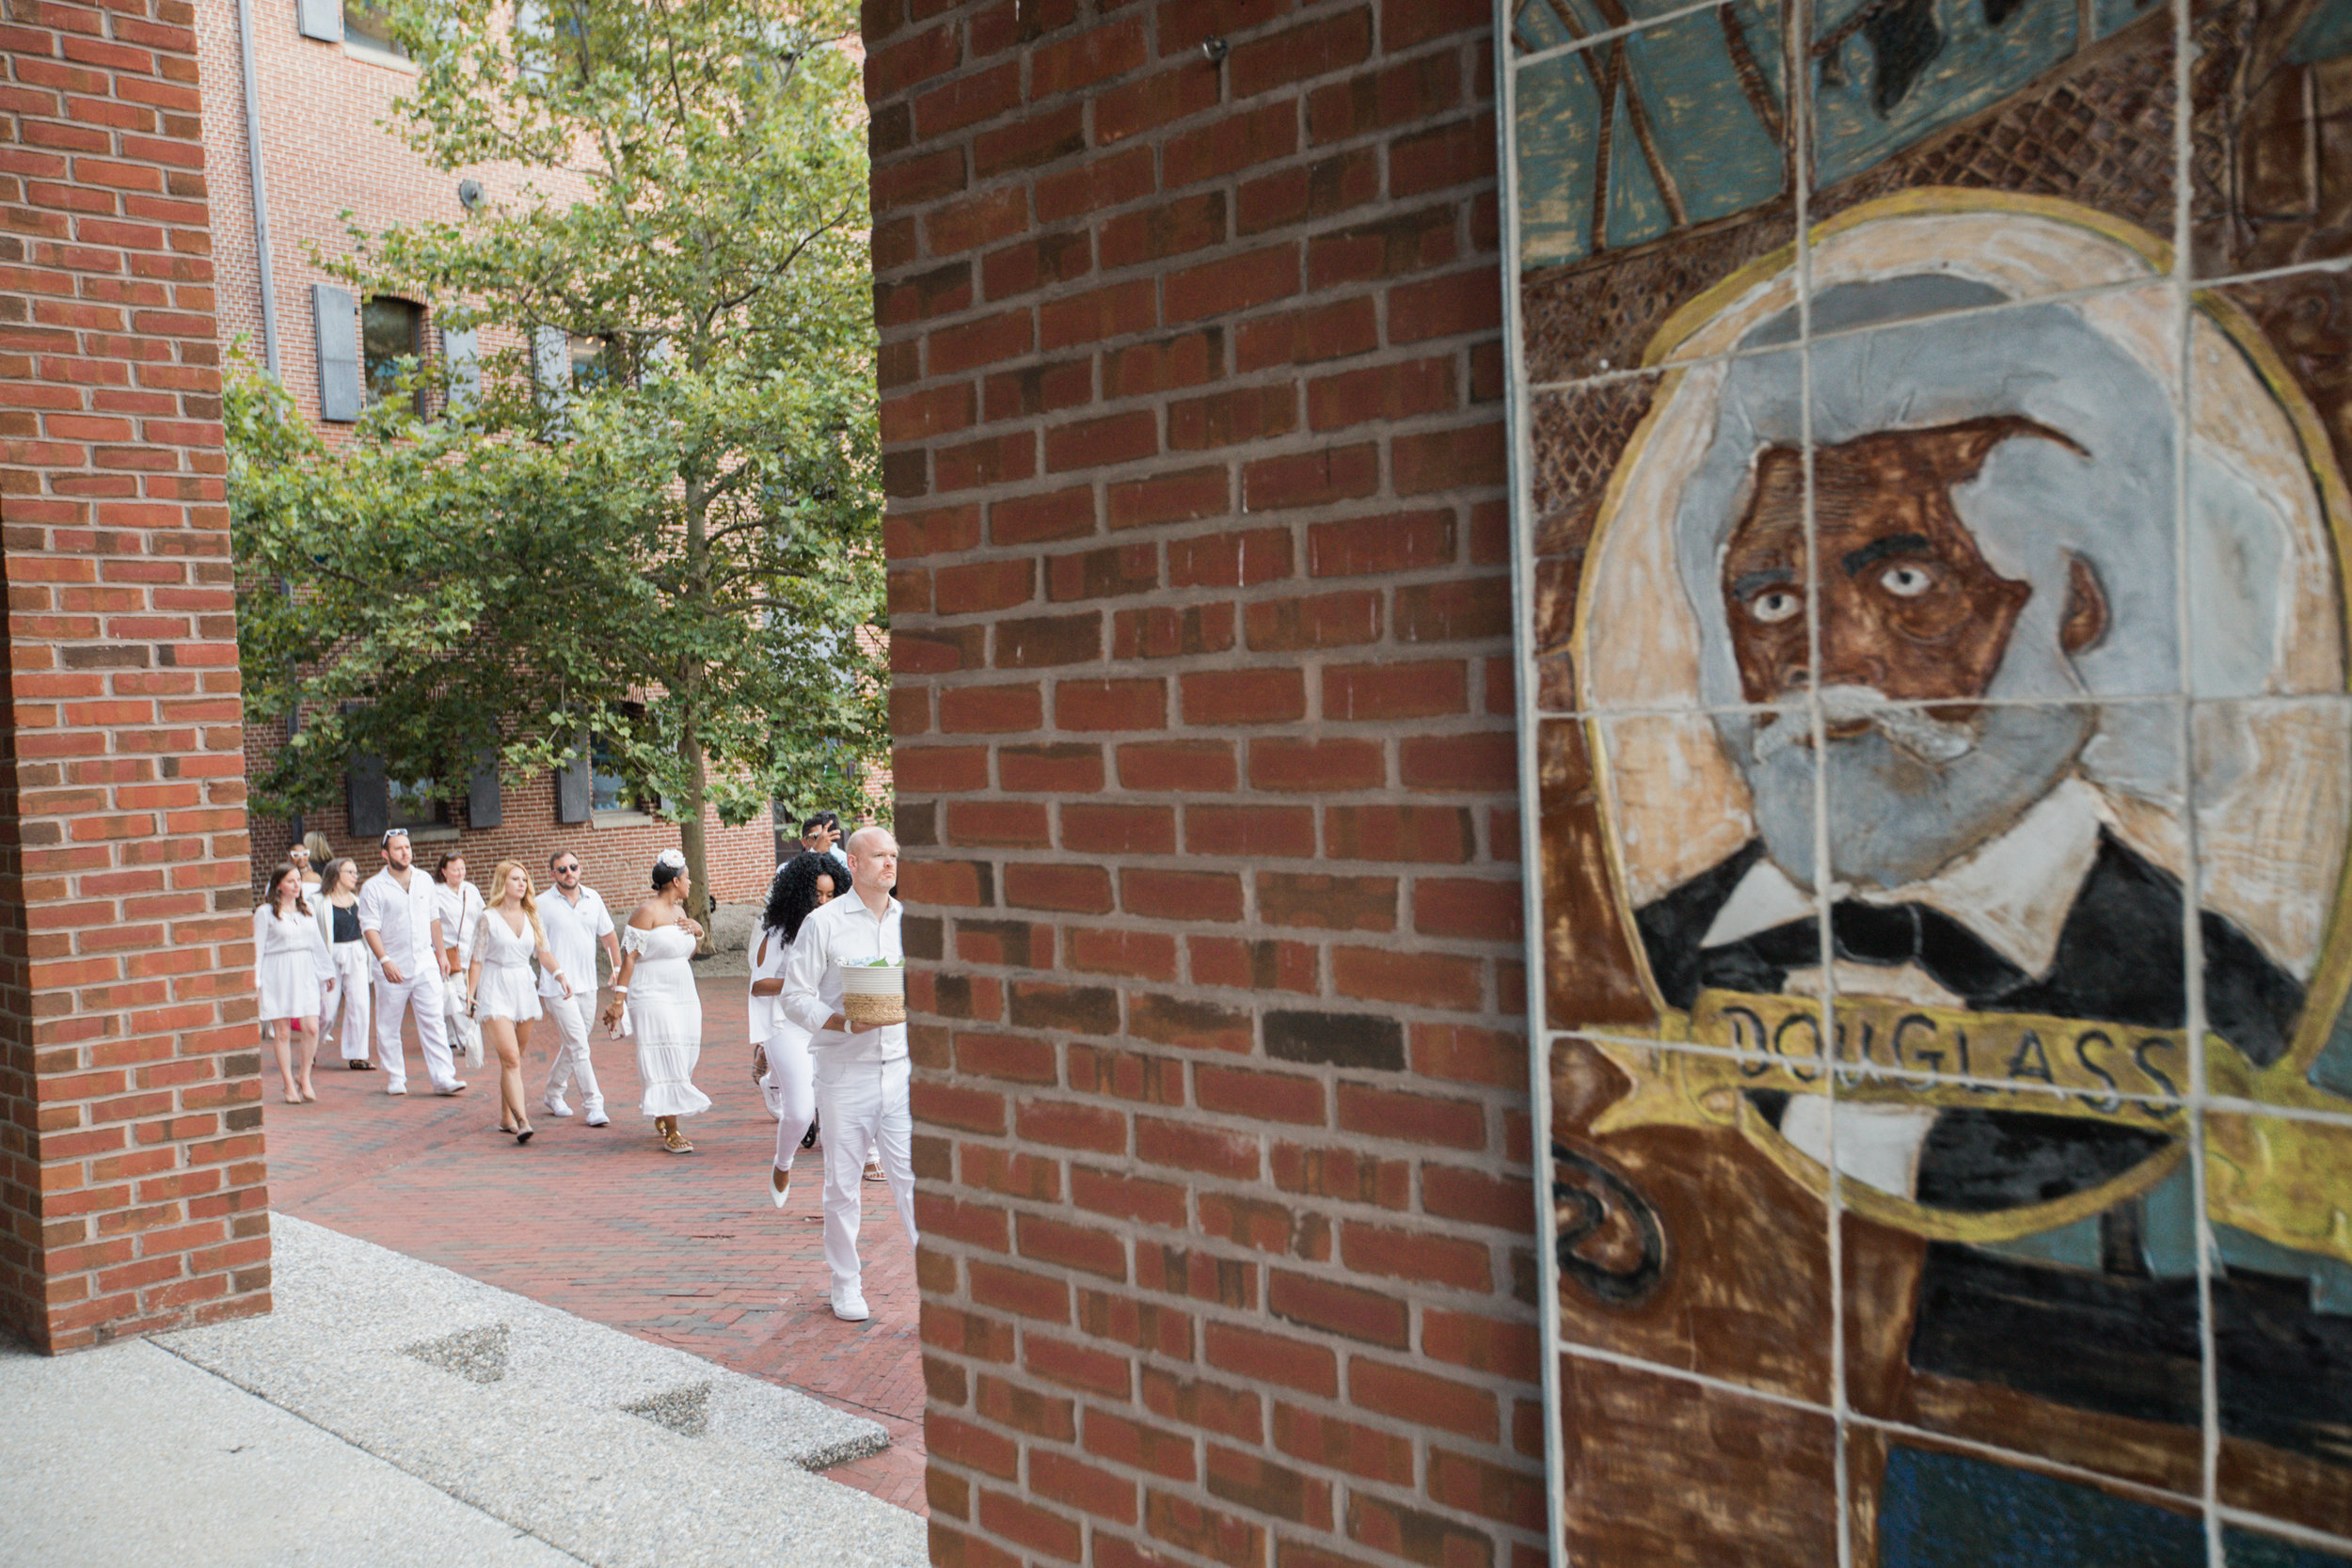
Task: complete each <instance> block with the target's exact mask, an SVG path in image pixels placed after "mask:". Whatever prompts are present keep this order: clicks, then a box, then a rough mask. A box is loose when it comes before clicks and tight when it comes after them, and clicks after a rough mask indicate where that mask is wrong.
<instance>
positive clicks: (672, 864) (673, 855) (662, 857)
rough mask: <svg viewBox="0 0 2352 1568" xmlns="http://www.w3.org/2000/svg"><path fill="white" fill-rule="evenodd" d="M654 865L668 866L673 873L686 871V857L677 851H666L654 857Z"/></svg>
mask: <svg viewBox="0 0 2352 1568" xmlns="http://www.w3.org/2000/svg"><path fill="white" fill-rule="evenodd" d="M653 863H654V864H656V865H666V866H668V867H669V868H670V869H671V870H673V871H683V870H685V869H686V856H685V855H684V854H683V853H681V852H680V851H678V850H675V849H664V850H662V851H661V853H660V854H659V855H656V856H655V857H654V862H653Z"/></svg>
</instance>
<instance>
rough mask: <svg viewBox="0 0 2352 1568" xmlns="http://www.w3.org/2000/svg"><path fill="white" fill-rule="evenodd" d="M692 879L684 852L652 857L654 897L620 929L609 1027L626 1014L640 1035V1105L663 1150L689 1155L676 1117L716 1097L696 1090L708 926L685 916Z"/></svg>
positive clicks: (700, 1108)
mask: <svg viewBox="0 0 2352 1568" xmlns="http://www.w3.org/2000/svg"><path fill="white" fill-rule="evenodd" d="M692 890H693V882H692V880H691V879H690V878H689V877H688V876H687V875H686V857H685V856H684V855H681V854H679V853H678V852H677V851H676V850H675V849H664V850H662V851H661V858H660V859H659V860H657V861H656V862H654V867H653V896H652V897H650V898H648V899H646V900H645V901H644V903H642V904H640V905H638V906H637V910H636V912H635V913H633V914H631V915H630V916H629V917H628V925H627V926H625V927H622V929H621V968H620V972H619V973H618V974H614V975H613V976H612V1001H611V1002H610V1003H608V1004H606V1006H605V1009H604V1025H605V1027H606V1028H607V1029H612V1028H616V1027H618V1026H619V1024H620V1022H621V1019H622V1016H623V1014H624V1012H626V1014H627V1016H628V1021H629V1023H630V1026H631V1028H632V1029H633V1030H634V1032H635V1034H636V1037H637V1082H638V1086H639V1089H640V1099H639V1101H638V1105H639V1108H640V1109H641V1110H643V1111H644V1114H645V1115H646V1116H649V1117H653V1129H654V1131H655V1132H658V1133H660V1136H661V1147H662V1148H666V1149H668V1150H669V1151H670V1152H671V1153H673V1154H691V1153H693V1152H694V1146H693V1145H692V1144H691V1143H690V1142H688V1141H687V1137H686V1134H685V1133H684V1132H680V1131H679V1130H678V1118H679V1117H691V1116H693V1115H694V1114H695V1113H697V1112H699V1111H707V1110H708V1109H709V1108H710V1097H709V1096H708V1095H707V1094H705V1093H703V1092H702V1090H700V1089H698V1088H696V1087H694V1064H695V1063H696V1062H697V1061H699V1060H700V1059H701V1057H702V1053H703V1004H702V998H701V996H700V995H698V994H697V993H696V992H695V990H694V966H693V964H692V962H691V959H692V958H693V957H694V948H695V945H696V944H697V943H699V942H701V941H702V936H703V928H702V927H700V926H699V925H697V924H695V923H694V922H693V921H691V920H690V919H688V918H687V916H686V895H688V894H689V893H691V891H692Z"/></svg>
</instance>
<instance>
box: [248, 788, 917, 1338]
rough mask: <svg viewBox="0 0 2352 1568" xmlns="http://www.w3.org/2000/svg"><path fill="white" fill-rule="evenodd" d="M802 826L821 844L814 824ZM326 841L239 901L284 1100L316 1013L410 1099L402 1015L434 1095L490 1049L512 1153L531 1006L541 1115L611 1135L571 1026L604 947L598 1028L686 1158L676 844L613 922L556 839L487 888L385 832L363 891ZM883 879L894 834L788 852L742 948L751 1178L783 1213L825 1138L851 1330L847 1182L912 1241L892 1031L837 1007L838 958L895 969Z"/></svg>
mask: <svg viewBox="0 0 2352 1568" xmlns="http://www.w3.org/2000/svg"><path fill="white" fill-rule="evenodd" d="M818 840H820V841H826V842H828V843H829V835H828V834H822V833H820V834H818ZM809 842H812V841H811V840H809V839H806V838H804V839H803V843H804V844H805V843H809ZM327 850H328V846H327V844H326V839H325V838H324V837H323V836H322V835H320V834H316V833H312V834H310V835H309V837H308V839H307V840H306V841H305V842H304V843H302V844H297V845H295V846H294V848H293V849H292V851H290V853H289V855H288V857H287V860H286V863H284V864H282V865H280V866H278V868H277V869H276V870H275V871H273V872H272V873H271V874H270V878H269V880H268V883H267V886H266V890H265V892H264V895H263V897H262V905H261V907H260V908H259V909H257V910H255V911H253V949H254V978H255V983H256V986H257V989H258V990H259V991H260V993H261V999H262V1006H261V1012H262V1025H263V1028H264V1029H265V1031H266V1032H267V1034H268V1037H269V1039H270V1042H271V1045H272V1048H273V1050H274V1052H275V1053H276V1056H277V1062H278V1073H279V1076H280V1077H281V1079H282V1080H283V1085H282V1088H283V1094H284V1099H285V1101H286V1103H288V1104H290V1105H293V1104H301V1103H304V1102H307V1101H315V1100H316V1099H317V1098H318V1095H317V1091H316V1088H315V1085H313V1082H312V1078H311V1070H312V1062H313V1058H314V1057H315V1056H316V1055H317V1053H318V1050H319V1048H320V1046H321V1045H322V1044H323V1043H324V1041H323V1038H322V1030H321V1023H322V1021H326V1030H327V1032H329V1033H331V1034H332V1035H333V1036H334V1037H337V1038H338V1039H339V1040H340V1042H341V1051H340V1054H341V1056H342V1060H343V1062H344V1064H345V1066H346V1067H347V1068H349V1069H352V1070H354V1071H362V1070H372V1069H375V1068H376V1067H377V1066H378V1064H380V1065H381V1069H382V1070H383V1071H384V1073H385V1085H384V1088H385V1092H386V1093H388V1094H395V1095H405V1094H406V1093H407V1092H408V1073H407V1061H406V1055H405V1050H404V1047H403V1042H402V1037H401V1025H402V1022H403V1019H404V1017H405V1016H407V1015H409V1014H411V1013H413V1015H414V1018H415V1024H416V1035H417V1044H418V1047H419V1049H420V1050H421V1052H422V1053H423V1055H424V1065H425V1075H426V1077H427V1078H428V1079H429V1080H430V1082H431V1084H432V1086H433V1091H434V1093H436V1094H439V1095H455V1094H461V1093H463V1092H465V1090H466V1087H467V1083H466V1080H464V1079H462V1078H460V1077H458V1076H457V1067H458V1056H459V1053H461V1052H463V1053H465V1056H466V1059H467V1061H468V1062H469V1064H470V1065H471V1066H473V1067H480V1066H483V1065H484V1064H485V1061H486V1060H487V1057H488V1055H489V1054H491V1053H495V1055H496V1056H497V1058H498V1065H499V1130H500V1131H501V1132H506V1133H509V1134H511V1135H512V1136H513V1137H514V1139H515V1141H516V1143H517V1144H527V1143H529V1142H530V1141H531V1138H532V1133H533V1132H535V1131H536V1130H535V1129H534V1128H533V1127H532V1121H531V1103H530V1101H531V1097H530V1096H529V1094H528V1092H527V1091H526V1089H525V1086H524V1081H523V1054H524V1052H525V1051H526V1050H527V1049H528V1048H529V1045H530V1039H531V1028H532V1023H534V1022H537V1021H538V1020H540V1019H542V1018H545V1019H548V1021H549V1022H552V1023H553V1025H554V1027H555V1033H556V1047H555V1051H554V1059H553V1062H552V1065H551V1067H550V1069H549V1071H548V1078H547V1081H546V1083H545V1084H544V1085H542V1087H541V1090H540V1093H539V1096H538V1101H537V1102H538V1104H539V1106H540V1108H541V1109H542V1110H543V1111H545V1112H546V1113H547V1114H548V1115H549V1116H553V1117H569V1116H571V1115H573V1111H572V1108H571V1106H570V1104H569V1102H568V1101H569V1097H570V1096H572V1095H573V1094H575V1093H576V1094H577V1095H578V1097H579V1100H580V1113H581V1115H582V1116H583V1117H584V1119H585V1121H586V1123H587V1125H588V1126H590V1127H604V1126H607V1125H609V1124H610V1118H609V1117H607V1116H606V1114H605V1102H604V1096H603V1093H602V1092H601V1090H600V1089H599V1088H598V1086H597V1083H596V1064H595V1061H594V1057H593V1052H592V1049H591V1045H590V1039H589V1023H590V1017H591V1009H592V1008H593V1006H594V999H595V997H596V990H597V980H596V954H597V951H598V949H599V948H600V947H601V949H602V951H603V953H604V955H605V958H606V959H607V961H608V962H609V964H610V965H611V967H612V982H611V986H610V992H611V996H610V1000H609V1001H608V1002H607V1003H606V1005H605V1006H604V1009H603V1012H602V1015H601V1022H602V1023H603V1024H604V1026H605V1027H606V1029H607V1031H608V1033H609V1034H610V1035H611V1037H614V1038H620V1037H632V1038H633V1039H634V1042H635V1045H636V1050H637V1072H638V1082H639V1088H640V1094H639V1110H640V1111H641V1113H642V1114H643V1115H644V1116H646V1117H651V1118H653V1123H654V1131H655V1132H656V1134H657V1135H658V1136H659V1137H660V1140H661V1143H662V1146H663V1148H667V1149H668V1150H669V1151H670V1152H671V1153H674V1154H691V1153H692V1152H693V1150H694V1145H693V1143H692V1142H691V1140H690V1139H688V1137H687V1136H686V1133H685V1132H684V1130H683V1128H682V1126H681V1125H680V1124H681V1121H682V1119H683V1118H685V1117H691V1116H693V1115H695V1114H697V1113H698V1112H701V1111H704V1110H707V1109H708V1108H709V1106H710V1103H711V1102H710V1099H709V1097H708V1096H707V1095H706V1094H704V1093H703V1092H702V1091H701V1090H700V1089H698V1088H696V1087H695V1086H694V1082H693V1074H694V1069H695V1067H696V1064H697V1062H698V1061H699V1059H700V1057H701V1055H702V1028H703V1018H702V1001H701V997H700V994H699V993H698V992H697V990H696V989H695V983H694V974H693V969H692V966H691V958H692V957H693V955H694V952H695V950H696V948H697V947H698V946H699V944H700V943H701V942H702V938H703V928H702V927H701V926H700V925H698V924H697V923H696V922H695V921H694V920H692V919H691V917H690V916H689V915H688V914H687V913H686V900H687V896H688V895H689V894H690V893H691V891H692V883H691V879H690V878H689V876H688V874H687V869H686V858H685V857H684V856H683V855H681V854H679V853H678V851H676V850H675V849H665V850H663V851H662V852H661V854H660V857H659V858H657V859H656V861H655V862H654V864H653V867H652V871H651V875H650V877H649V879H648V880H649V882H650V884H651V885H650V891H649V893H648V895H646V897H645V898H644V901H643V902H641V903H640V904H639V905H638V906H637V907H636V909H635V910H634V911H632V912H631V913H630V915H629V918H628V924H627V925H626V926H624V927H620V928H619V929H618V931H617V932H616V930H615V927H614V926H613V922H612V913H611V911H609V910H608V909H607V907H606V905H605V902H604V899H603V898H602V897H601V896H600V895H598V894H597V893H596V890H595V889H593V888H590V887H585V886H583V885H581V882H580V857H579V856H577V855H575V854H573V853H571V852H570V851H569V850H558V851H557V852H556V853H555V854H553V855H551V856H549V857H548V874H549V876H550V878H551V879H552V886H551V887H550V888H549V890H548V895H546V896H545V897H542V896H541V895H539V892H538V890H537V889H536V888H534V887H533V886H532V878H531V874H530V872H529V871H528V870H527V869H526V868H525V867H524V866H523V865H522V864H521V863H519V862H516V861H511V860H509V861H501V862H500V863H499V864H498V866H497V869H496V870H494V871H493V872H492V873H491V875H490V879H489V882H488V887H489V889H490V892H489V895H488V896H487V897H485V895H484V894H483V892H482V891H481V890H479V889H477V888H476V887H475V886H474V885H473V884H472V883H471V882H470V881H469V880H468V879H467V875H466V863H465V860H464V858H463V857H462V856H459V855H456V854H445V855H443V856H442V857H441V859H440V863H439V864H438V865H437V867H436V868H435V872H434V874H433V875H432V876H431V877H429V878H428V877H426V876H425V875H424V874H423V873H422V872H421V871H420V870H419V869H418V868H417V867H416V865H415V862H414V851H413V849H412V847H411V846H410V843H409V837H408V834H407V833H405V832H403V831H402V830H400V829H398V828H394V829H392V830H391V831H389V832H387V833H385V834H384V837H383V841H382V853H383V865H382V868H381V869H379V870H378V871H377V872H376V873H375V874H374V875H373V877H370V878H369V879H367V880H366V881H365V882H364V883H363V882H361V881H360V879H359V868H358V863H356V862H355V861H352V860H348V859H340V860H339V859H329V858H328V855H327ZM314 859H315V860H316V861H317V862H318V863H319V865H318V869H317V871H316V872H315V873H313V872H312V870H311V864H312V862H313V860H314ZM897 883H898V842H897V841H896V840H895V839H893V838H892V837H891V835H890V833H889V832H887V831H886V830H884V829H882V828H879V827H867V828H862V829H860V830H858V832H855V833H852V834H851V835H850V838H849V839H848V841H847V843H846V845H841V846H833V847H829V848H827V849H825V850H804V851H803V853H801V854H798V855H795V856H793V857H792V858H791V859H789V860H787V862H786V863H784V864H783V865H781V866H779V867H778V868H777V871H776V876H775V879H774V881H773V882H772V883H771V887H770V890H769V895H768V901H767V905H766V907H765V909H764V911H762V919H761V930H760V933H759V936H758V938H757V940H756V942H755V945H754V947H753V950H752V955H751V957H752V965H751V970H752V978H751V999H750V1022H751V1037H752V1048H753V1069H752V1070H753V1075H754V1077H755V1080H756V1081H757V1083H758V1085H759V1087H760V1090H761V1093H762V1095H763V1097H764V1099H765V1101H766V1102H767V1106H768V1110H769V1113H770V1114H771V1116H773V1117H775V1118H776V1144H775V1154H774V1156H773V1159H772V1162H771V1168H770V1171H769V1173H768V1176H767V1179H766V1181H765V1183H764V1184H765V1186H766V1189H767V1192H768V1196H769V1197H770V1200H771V1202H772V1203H773V1204H774V1206H775V1207H776V1208H778V1209H781V1208H783V1207H784V1206H785V1205H786V1203H787V1200H788V1199H789V1197H790V1196H791V1190H792V1164H793V1157H794V1155H795V1154H796V1153H797V1152H798V1150H799V1149H800V1148H802V1147H803V1144H804V1143H805V1142H806V1141H807V1140H808V1138H809V1136H810V1133H811V1132H812V1128H813V1127H815V1128H821V1129H822V1134H823V1148H824V1156H823V1160H824V1181H823V1196H822V1207H823V1212H824V1225H825V1259H826V1263H827V1266H828V1268H829V1270H830V1272H831V1275H832V1291H831V1302H832V1307H833V1311H834V1315H835V1316H836V1317H839V1318H841V1319H844V1320H845V1321H848V1322H851V1323H856V1322H862V1321H864V1320H865V1319H866V1318H867V1317H868V1316H869V1315H870V1313H869V1309H868V1308H867V1307H866V1298H865V1293H864V1291H863V1287H862V1278H863V1271H862V1269H861V1266H860V1263H859V1259H858V1250H857V1236H858V1220H859V1208H860V1202H861V1197H860V1185H859V1184H860V1181H861V1180H865V1179H878V1180H885V1181H887V1182H888V1183H889V1185H890V1192H891V1196H892V1198H893V1200H894V1202H895V1205H896V1207H897V1209H898V1221H899V1224H900V1225H901V1226H902V1227H904V1228H905V1230H906V1234H907V1240H908V1242H909V1243H913V1242H914V1239H915V1228H914V1161H913V1140H914V1118H913V1116H912V1113H911V1112H910V1110H909V1106H908V1095H907V1089H908V1071H909V1065H910V1064H909V1061H908V1056H907V1030H906V1025H905V1023H904V1022H896V1023H871V1024H867V1023H860V1022H856V1021H855V1020H853V1019H851V1018H850V1017H849V1016H848V1015H847V1014H846V1013H845V1012H844V1010H843V1002H842V977H841V966H842V965H843V964H844V963H845V962H849V963H872V962H873V961H875V960H877V959H881V960H885V961H888V962H893V963H901V964H902V963H903V962H904V960H905V949H904V948H903V946H902V945H901V943H900V939H899V923H900V912H901V911H900V908H899V905H898V900H897V899H896V898H894V897H893V896H891V890H892V889H893V888H894V887H895V886H896V885H897ZM485 1047H486V1048H487V1049H486V1051H485ZM869 1163H870V1164H869Z"/></svg>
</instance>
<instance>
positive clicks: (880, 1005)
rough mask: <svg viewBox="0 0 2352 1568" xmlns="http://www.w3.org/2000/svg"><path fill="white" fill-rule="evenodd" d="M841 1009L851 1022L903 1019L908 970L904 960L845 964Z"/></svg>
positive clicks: (905, 1016)
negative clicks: (898, 961)
mask: <svg viewBox="0 0 2352 1568" xmlns="http://www.w3.org/2000/svg"><path fill="white" fill-rule="evenodd" d="M841 1013H842V1016H843V1017H845V1018H847V1019H849V1020H850V1022H852V1023H904V1022H906V1021H907V972H906V968H905V966H904V965H902V964H891V965H876V964H843V965H842V966H841Z"/></svg>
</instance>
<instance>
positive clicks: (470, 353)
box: [441, 326, 482, 410]
mask: <svg viewBox="0 0 2352 1568" xmlns="http://www.w3.org/2000/svg"><path fill="white" fill-rule="evenodd" d="M441 361H442V364H443V367H444V368H445V369H446V371H447V372H448V374H449V406H450V407H451V408H452V409H453V410H455V409H463V408H471V407H472V406H473V405H474V404H477V403H480V402H481V401H482V350H481V348H480V347H479V346H478V345H477V344H476V342H475V341H474V335H473V328H472V327H470V326H469V327H466V328H463V329H462V330H456V331H444V332H442V334H441Z"/></svg>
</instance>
